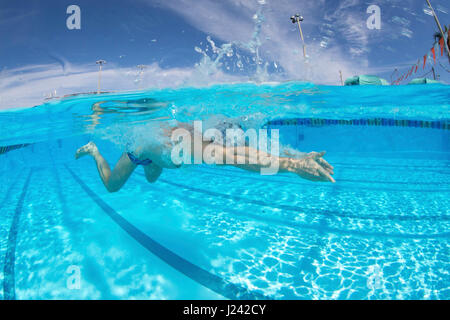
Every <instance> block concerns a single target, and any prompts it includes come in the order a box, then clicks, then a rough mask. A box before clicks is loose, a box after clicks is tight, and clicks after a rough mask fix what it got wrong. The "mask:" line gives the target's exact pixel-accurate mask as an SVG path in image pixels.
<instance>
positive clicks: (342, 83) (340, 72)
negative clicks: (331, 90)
mask: <svg viewBox="0 0 450 320" xmlns="http://www.w3.org/2000/svg"><path fill="white" fill-rule="evenodd" d="M339 76H340V77H341V85H344V79H342V71H341V70H339Z"/></svg>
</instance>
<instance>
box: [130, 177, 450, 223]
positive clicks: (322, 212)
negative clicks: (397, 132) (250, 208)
mask: <svg viewBox="0 0 450 320" xmlns="http://www.w3.org/2000/svg"><path fill="white" fill-rule="evenodd" d="M137 174H138V175H140V176H144V175H143V174H141V173H137ZM217 175H219V176H220V174H217ZM158 181H161V182H163V183H166V184H169V185H172V186H175V187H178V188H183V189H187V190H190V191H193V192H196V193H202V194H206V195H209V196H213V197H220V198H225V199H229V200H234V201H239V202H244V203H251V204H255V205H258V206H263V207H268V208H275V209H280V210H287V211H294V212H305V213H306V212H307V213H313V214H317V215H323V216H328V217H331V216H333V217H334V216H335V217H338V218H351V219H359V220H363V219H370V220H399V221H409V220H412V221H418V220H420V221H422V220H431V221H434V220H442V221H447V220H450V215H445V214H442V215H433V216H402V215H393V214H389V215H379V214H376V213H370V215H368V216H362V215H360V214H355V213H353V212H347V211H344V210H329V209H315V208H304V207H299V206H295V205H289V204H279V203H268V202H265V201H262V200H257V199H249V198H247V197H241V196H237V195H233V194H227V193H219V192H215V191H210V190H205V189H200V188H195V187H191V186H187V185H184V184H179V183H175V182H171V181H168V180H165V179H163V178H160V179H159V180H158Z"/></svg>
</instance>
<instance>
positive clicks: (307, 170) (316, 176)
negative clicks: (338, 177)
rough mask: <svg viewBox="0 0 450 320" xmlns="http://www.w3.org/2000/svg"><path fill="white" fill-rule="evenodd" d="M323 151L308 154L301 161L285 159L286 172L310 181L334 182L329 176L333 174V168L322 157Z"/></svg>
mask: <svg viewBox="0 0 450 320" xmlns="http://www.w3.org/2000/svg"><path fill="white" fill-rule="evenodd" d="M324 155H325V151H322V152H314V151H313V152H310V153H308V154H307V155H306V157H304V158H303V159H292V158H287V163H286V170H287V171H288V172H293V173H295V174H297V175H299V176H300V177H302V178H303V179H307V180H311V181H324V182H333V183H334V182H336V181H335V180H334V179H333V177H332V176H331V175H333V174H334V172H333V169H334V168H333V166H332V165H330V164H329V163H328V162H327V161H326V160H325V159H323V156H324Z"/></svg>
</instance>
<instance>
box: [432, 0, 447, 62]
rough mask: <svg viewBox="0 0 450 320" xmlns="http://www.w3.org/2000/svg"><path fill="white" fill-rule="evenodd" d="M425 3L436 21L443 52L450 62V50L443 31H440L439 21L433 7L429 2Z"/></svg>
mask: <svg viewBox="0 0 450 320" xmlns="http://www.w3.org/2000/svg"><path fill="white" fill-rule="evenodd" d="M427 3H428V6H429V7H430V9H431V12H432V13H433V17H434V21H436V24H437V26H438V28H439V31H440V32H441V36H442V40H443V41H444V46H445V50H446V51H447V55H448V58H449V61H450V50H449V48H448V44H447V42H446V41H445V35H444V30H443V29H442V27H441V24H440V23H439V19H438V17H437V15H436V12H434V9H433V7H432V6H431V3H430V0H427Z"/></svg>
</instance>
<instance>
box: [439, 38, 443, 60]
mask: <svg viewBox="0 0 450 320" xmlns="http://www.w3.org/2000/svg"><path fill="white" fill-rule="evenodd" d="M439 46H440V47H441V56H443V55H444V38H441V40H439Z"/></svg>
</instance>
